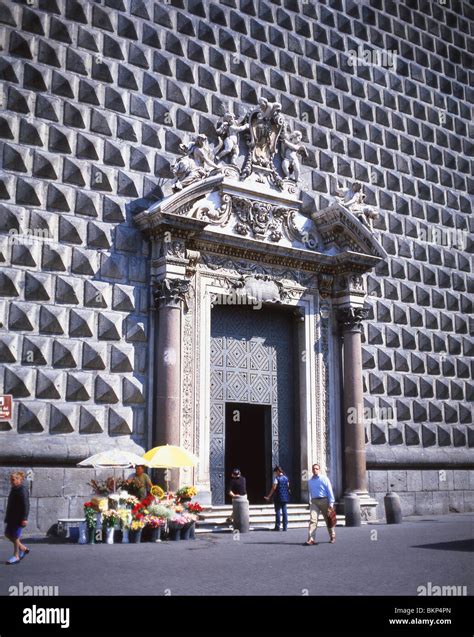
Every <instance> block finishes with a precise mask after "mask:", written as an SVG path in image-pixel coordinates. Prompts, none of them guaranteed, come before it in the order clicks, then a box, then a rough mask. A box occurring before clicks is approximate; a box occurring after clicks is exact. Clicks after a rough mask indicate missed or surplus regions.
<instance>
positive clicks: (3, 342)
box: [0, 334, 18, 363]
mask: <svg viewBox="0 0 474 637" xmlns="http://www.w3.org/2000/svg"><path fill="white" fill-rule="evenodd" d="M17 355H18V352H17V338H16V337H15V336H9V335H8V334H3V335H2V336H1V337H0V363H15V362H16V360H17Z"/></svg>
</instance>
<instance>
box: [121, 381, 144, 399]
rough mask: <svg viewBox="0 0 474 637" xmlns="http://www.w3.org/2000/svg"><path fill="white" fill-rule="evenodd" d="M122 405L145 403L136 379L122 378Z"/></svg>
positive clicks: (141, 388) (141, 389)
mask: <svg viewBox="0 0 474 637" xmlns="http://www.w3.org/2000/svg"><path fill="white" fill-rule="evenodd" d="M122 395H123V403H124V405H140V404H143V403H144V402H145V398H144V396H143V386H142V384H141V383H140V382H139V381H138V380H137V379H136V378H124V379H123V381H122Z"/></svg>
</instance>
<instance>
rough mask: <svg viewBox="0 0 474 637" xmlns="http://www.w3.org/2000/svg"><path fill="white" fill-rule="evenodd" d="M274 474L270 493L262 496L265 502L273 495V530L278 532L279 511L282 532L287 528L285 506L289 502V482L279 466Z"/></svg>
mask: <svg viewBox="0 0 474 637" xmlns="http://www.w3.org/2000/svg"><path fill="white" fill-rule="evenodd" d="M273 471H274V473H275V479H274V480H273V485H272V489H271V491H270V493H269V494H268V495H266V496H264V498H265V500H269V499H270V498H271V497H272V495H275V500H274V505H275V528H274V529H273V530H274V531H279V530H280V511H281V512H282V514H283V530H284V531H286V530H287V528H288V511H287V508H286V505H287V504H288V502H289V501H290V482H289V480H288V478H287V477H286V475H285V472H284V471H283V469H282V468H281V467H280V466H276V467H275V468H274V469H273Z"/></svg>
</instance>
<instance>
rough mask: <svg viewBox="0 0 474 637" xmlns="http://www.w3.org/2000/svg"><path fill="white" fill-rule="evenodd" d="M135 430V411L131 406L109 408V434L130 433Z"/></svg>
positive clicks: (124, 434)
mask: <svg viewBox="0 0 474 637" xmlns="http://www.w3.org/2000/svg"><path fill="white" fill-rule="evenodd" d="M132 431H133V412H132V409H131V408H129V407H128V408H127V407H122V408H110V409H109V434H110V435H115V436H117V435H123V436H126V435H130V434H131V433H132Z"/></svg>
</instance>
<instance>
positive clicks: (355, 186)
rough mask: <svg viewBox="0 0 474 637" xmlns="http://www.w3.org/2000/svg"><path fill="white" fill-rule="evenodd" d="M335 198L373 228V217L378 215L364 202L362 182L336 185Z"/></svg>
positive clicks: (375, 217)
mask: <svg viewBox="0 0 474 637" xmlns="http://www.w3.org/2000/svg"><path fill="white" fill-rule="evenodd" d="M335 198H336V200H337V201H339V203H341V204H342V205H343V206H345V207H346V208H348V209H349V210H350V211H351V212H352V214H353V215H355V216H356V217H357V218H358V219H359V221H361V222H362V223H363V224H364V225H365V226H367V227H368V228H370V230H373V222H374V219H377V217H378V216H379V213H378V211H377V210H376V209H375V208H372V207H370V206H367V205H366V204H365V194H364V192H363V190H362V184H361V183H360V182H358V181H354V182H353V183H351V184H350V185H349V186H348V187H345V188H344V187H340V186H339V187H338V189H337V190H336V196H335Z"/></svg>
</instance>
